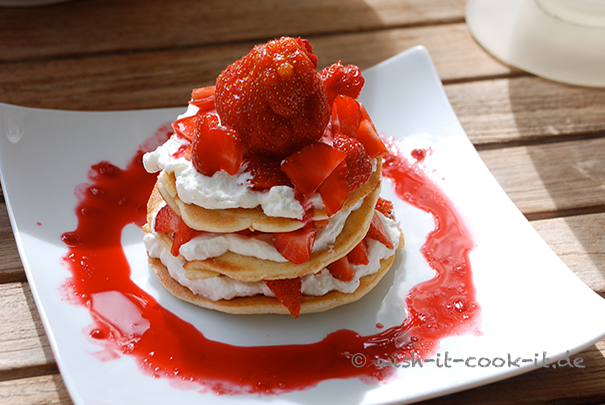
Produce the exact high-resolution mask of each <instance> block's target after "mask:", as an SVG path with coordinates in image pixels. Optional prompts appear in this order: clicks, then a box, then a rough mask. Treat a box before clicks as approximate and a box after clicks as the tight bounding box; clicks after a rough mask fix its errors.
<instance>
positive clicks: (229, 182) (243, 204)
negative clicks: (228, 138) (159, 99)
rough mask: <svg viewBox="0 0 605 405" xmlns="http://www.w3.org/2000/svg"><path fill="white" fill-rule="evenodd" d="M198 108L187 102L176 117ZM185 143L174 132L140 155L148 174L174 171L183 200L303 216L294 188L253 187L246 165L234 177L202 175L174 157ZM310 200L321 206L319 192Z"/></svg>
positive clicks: (212, 206)
mask: <svg viewBox="0 0 605 405" xmlns="http://www.w3.org/2000/svg"><path fill="white" fill-rule="evenodd" d="M197 110H198V109H197V107H195V106H193V105H190V106H189V108H188V109H187V111H186V112H185V113H184V114H182V115H180V116H179V117H178V118H177V119H181V118H184V117H190V116H193V115H195V114H196V113H197ZM188 143H189V141H188V140H186V139H182V138H181V137H179V136H177V135H173V136H172V137H170V139H168V141H166V142H165V143H164V144H163V145H160V146H158V147H157V148H156V150H154V151H152V152H148V153H146V154H145V155H144V156H143V165H144V166H145V170H147V171H148V172H149V173H157V172H160V171H164V172H166V173H174V175H175V178H176V189H177V193H178V195H179V198H180V199H181V201H183V202H184V203H187V204H194V205H197V206H200V207H202V208H206V209H211V210H218V209H228V208H255V207H258V206H260V207H261V208H262V210H263V212H264V213H265V215H267V216H270V217H281V218H292V219H302V218H303V216H304V214H305V210H304V208H303V206H302V205H301V203H300V202H299V201H298V200H296V199H295V198H294V189H293V188H291V187H288V186H275V187H272V188H271V189H269V190H263V191H256V190H253V189H252V188H251V184H250V180H251V176H250V174H249V173H246V172H245V168H246V167H245V166H242V167H241V168H240V171H239V172H238V173H236V174H235V175H234V176H231V175H230V174H228V173H226V172H224V171H222V170H220V171H218V172H216V173H214V175H213V176H212V177H209V176H204V175H203V174H201V173H199V172H198V171H197V170H195V168H194V167H193V164H192V163H191V161H189V160H187V159H185V158H184V157H175V154H176V153H177V152H178V151H179V150H180V149H181V148H182V147H184V146H186V145H187V144H188ZM177 156H178V155H177ZM309 202H310V203H311V204H313V206H314V207H315V208H323V207H324V204H323V201H322V199H321V196H320V195H319V194H318V193H315V194H313V195H312V196H311V197H310V200H309Z"/></svg>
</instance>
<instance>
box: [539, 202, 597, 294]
mask: <svg viewBox="0 0 605 405" xmlns="http://www.w3.org/2000/svg"><path fill="white" fill-rule="evenodd" d="M531 224H532V225H533V227H534V228H535V229H536V231H538V233H539V234H540V236H542V238H543V239H544V240H545V241H546V243H548V245H549V246H550V247H551V248H552V250H553V251H554V252H555V253H556V254H557V256H559V257H560V258H561V260H563V262H564V263H565V264H566V265H567V267H569V268H570V269H572V270H573V272H574V273H575V274H576V276H578V277H579V278H580V279H581V280H582V281H583V282H584V283H585V284H586V285H588V286H589V287H590V288H592V289H593V290H594V291H596V292H597V293H599V294H600V295H601V296H603V297H605V213H600V214H591V215H578V216H573V217H567V218H555V219H547V220H540V221H532V222H531Z"/></svg>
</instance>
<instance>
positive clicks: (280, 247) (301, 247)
mask: <svg viewBox="0 0 605 405" xmlns="http://www.w3.org/2000/svg"><path fill="white" fill-rule="evenodd" d="M316 235H317V229H316V228H315V224H314V223H313V222H309V223H308V224H307V225H305V226H304V227H303V228H301V229H298V230H296V231H293V232H278V233H275V234H273V244H274V245H275V249H276V250H277V251H278V252H279V253H281V254H282V255H283V256H284V257H285V258H286V259H287V260H288V261H289V262H291V263H294V264H301V263H305V262H306V261H308V260H309V257H310V256H311V251H312V250H313V244H314V243H315V236H316Z"/></svg>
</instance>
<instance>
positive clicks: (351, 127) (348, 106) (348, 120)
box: [331, 95, 361, 138]
mask: <svg viewBox="0 0 605 405" xmlns="http://www.w3.org/2000/svg"><path fill="white" fill-rule="evenodd" d="M331 122H332V133H333V134H335V135H336V134H344V135H346V136H348V137H351V138H357V130H358V128H359V124H360V123H361V107H360V105H359V102H358V101H357V100H355V99H354V98H351V97H348V96H342V95H341V96H338V97H336V98H335V99H334V103H332V117H331Z"/></svg>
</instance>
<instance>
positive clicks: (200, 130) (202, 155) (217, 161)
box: [191, 114, 243, 176]
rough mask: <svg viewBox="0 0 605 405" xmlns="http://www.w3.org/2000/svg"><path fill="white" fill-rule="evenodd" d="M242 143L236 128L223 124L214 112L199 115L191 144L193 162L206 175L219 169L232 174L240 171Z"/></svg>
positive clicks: (210, 174)
mask: <svg viewBox="0 0 605 405" xmlns="http://www.w3.org/2000/svg"><path fill="white" fill-rule="evenodd" d="M242 153H243V150H242V145H241V142H240V141H239V137H238V135H237V133H236V132H235V130H234V129H232V128H229V127H226V126H223V125H221V124H220V122H219V118H218V117H217V116H216V115H214V114H205V115H201V116H199V118H198V120H197V122H196V124H195V134H194V137H193V142H192V145H191V163H192V164H193V167H195V169H196V170H197V171H198V172H200V173H202V174H203V175H205V176H212V175H213V174H214V173H216V172H217V171H219V170H224V171H226V172H227V173H229V174H230V175H234V174H236V173H237V172H238V171H239V167H240V165H241V163H242Z"/></svg>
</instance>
